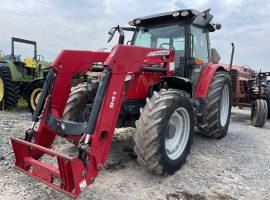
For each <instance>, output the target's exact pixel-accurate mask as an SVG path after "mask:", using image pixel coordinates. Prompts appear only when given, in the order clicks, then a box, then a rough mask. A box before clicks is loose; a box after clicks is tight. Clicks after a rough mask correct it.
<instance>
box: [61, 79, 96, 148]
mask: <svg viewBox="0 0 270 200" xmlns="http://www.w3.org/2000/svg"><path fill="white" fill-rule="evenodd" d="M91 86H92V87H91V88H90V90H88V88H87V84H86V83H83V84H79V85H77V86H76V87H73V88H72V90H71V93H70V95H69V98H68V101H67V105H66V107H65V110H64V112H63V116H62V117H63V119H64V120H68V121H74V122H85V121H86V120H87V119H88V116H89V115H90V113H91V107H88V109H87V106H86V105H87V104H88V105H91V104H93V102H94V99H95V96H96V92H97V84H92V85H91ZM80 138H81V137H78V138H77V139H76V140H69V139H68V141H69V142H71V143H73V144H75V145H77V144H78V141H79V140H80Z"/></svg>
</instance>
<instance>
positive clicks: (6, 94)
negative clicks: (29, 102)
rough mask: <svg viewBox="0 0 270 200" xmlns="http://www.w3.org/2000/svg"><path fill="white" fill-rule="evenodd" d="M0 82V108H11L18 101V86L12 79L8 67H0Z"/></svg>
mask: <svg viewBox="0 0 270 200" xmlns="http://www.w3.org/2000/svg"><path fill="white" fill-rule="evenodd" d="M0 82H1V83H2V84H1V88H0V96H1V99H0V109H2V108H4V109H8V110H12V109H13V108H15V107H16V106H17V103H18V101H19V97H20V87H19V85H17V84H16V83H14V82H13V81H12V77H11V73H10V70H9V68H8V67H0Z"/></svg>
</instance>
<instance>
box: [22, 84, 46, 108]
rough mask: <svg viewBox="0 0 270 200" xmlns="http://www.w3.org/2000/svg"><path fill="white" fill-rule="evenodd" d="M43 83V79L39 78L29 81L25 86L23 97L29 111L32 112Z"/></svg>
mask: <svg viewBox="0 0 270 200" xmlns="http://www.w3.org/2000/svg"><path fill="white" fill-rule="evenodd" d="M44 83H45V80H44V79H39V80H36V81H34V82H32V83H30V85H29V86H28V87H27V91H26V95H25V99H26V101H27V104H28V109H29V111H30V112H31V113H33V112H34V111H35V109H36V106H37V104H38V100H39V97H40V95H41V93H42V89H43V85H44Z"/></svg>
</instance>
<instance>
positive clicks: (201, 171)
mask: <svg viewBox="0 0 270 200" xmlns="http://www.w3.org/2000/svg"><path fill="white" fill-rule="evenodd" d="M249 114H250V112H249V110H236V109H234V110H233V114H232V120H231V125H230V128H229V133H228V135H227V137H225V138H223V139H220V140H216V139H209V138H206V137H203V136H201V135H200V134H196V135H195V136H194V144H193V147H192V150H191V153H190V155H189V156H188V159H187V163H186V164H185V165H184V166H183V167H182V168H181V170H179V171H178V172H176V173H175V174H174V175H173V176H168V177H162V176H157V175H154V174H151V173H149V172H148V171H147V170H145V169H144V168H142V167H141V166H140V165H139V164H138V163H137V162H136V160H135V159H134V158H133V157H132V156H130V148H129V146H128V145H127V144H128V143H127V141H128V136H129V135H131V134H132V132H133V131H134V130H133V129H119V130H117V131H116V134H115V137H114V140H113V144H112V147H111V152H110V156H109V158H108V161H107V164H106V166H105V168H106V170H104V171H103V172H101V173H100V174H99V176H98V178H97V179H96V181H95V182H94V184H92V185H91V186H90V187H89V188H87V189H85V191H83V192H82V194H81V196H80V198H79V199H123V200H126V199H168V200H177V199H183V200H208V199H220V200H229V199H270V167H269V166H270V154H269V152H270V121H268V122H267V124H266V126H265V128H264V129H261V128H254V127H252V126H251V125H250V122H249ZM30 124H31V122H30V114H29V113H27V112H26V111H17V112H4V111H1V112H0V135H1V140H0V199H16V200H20V199H39V200H41V199H55V200H57V199H59V200H60V199H69V198H68V197H66V196H65V195H63V194H61V193H59V192H56V191H53V190H51V189H49V188H48V187H47V186H45V185H43V184H41V183H39V182H38V181H36V180H34V179H32V178H30V177H27V176H26V175H24V174H23V173H20V172H18V171H16V170H15V169H14V168H13V163H14V157H13V154H12V150H11V146H10V143H9V137H10V136H16V137H17V136H20V135H21V134H22V133H23V132H24V130H25V129H26V128H28V127H29V126H30ZM55 146H56V148H57V147H60V146H61V149H62V151H64V152H68V153H75V152H76V150H75V149H74V148H73V147H71V146H70V145H69V144H68V143H66V142H65V141H63V140H59V139H58V140H57V141H56V144H55Z"/></svg>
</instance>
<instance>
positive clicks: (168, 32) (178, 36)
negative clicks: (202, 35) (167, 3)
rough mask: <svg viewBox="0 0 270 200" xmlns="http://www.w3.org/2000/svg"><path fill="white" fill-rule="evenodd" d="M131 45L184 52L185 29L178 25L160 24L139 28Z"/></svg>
mask: <svg viewBox="0 0 270 200" xmlns="http://www.w3.org/2000/svg"><path fill="white" fill-rule="evenodd" d="M133 45H135V46H141V47H151V48H165V49H175V51H178V52H179V51H182V53H183V55H182V56H184V50H185V28H184V25H179V24H162V25H156V26H148V27H142V28H139V29H138V30H137V31H136V32H135V35H134V38H133Z"/></svg>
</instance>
